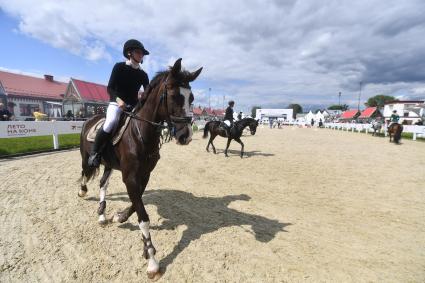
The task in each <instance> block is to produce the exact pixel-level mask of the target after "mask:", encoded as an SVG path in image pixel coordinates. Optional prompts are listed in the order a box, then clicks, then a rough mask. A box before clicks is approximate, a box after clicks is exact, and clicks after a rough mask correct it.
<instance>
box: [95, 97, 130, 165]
mask: <svg viewBox="0 0 425 283" xmlns="http://www.w3.org/2000/svg"><path fill="white" fill-rule="evenodd" d="M121 113H122V110H121V108H119V107H118V103H116V102H111V103H109V106H108V110H107V111H106V120H105V123H104V124H103V127H102V128H101V129H99V131H98V132H97V134H96V138H95V140H94V143H93V146H92V151H91V154H90V157H89V160H88V164H89V166H90V167H99V165H100V161H101V154H100V153H101V152H102V149H103V147H104V146H105V144H106V142H107V141H108V140H109V138H110V136H111V133H112V131H113V130H114V128H115V127H116V125H117V123H118V120H119V117H120V115H121Z"/></svg>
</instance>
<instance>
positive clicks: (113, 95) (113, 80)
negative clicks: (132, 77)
mask: <svg viewBox="0 0 425 283" xmlns="http://www.w3.org/2000/svg"><path fill="white" fill-rule="evenodd" d="M118 73H119V63H117V64H115V66H114V68H113V69H112V73H111V77H110V78H109V82H108V88H107V90H108V93H109V97H110V100H109V101H114V102H115V101H116V102H118V101H117V98H118V97H121V94H120V93H119V92H118V91H117V87H118V84H117V83H118Z"/></svg>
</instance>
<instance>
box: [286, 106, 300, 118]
mask: <svg viewBox="0 0 425 283" xmlns="http://www.w3.org/2000/svg"><path fill="white" fill-rule="evenodd" d="M288 108H289V109H292V110H293V112H292V116H293V117H292V118H294V119H295V118H296V117H297V114H298V113H302V112H303V108H302V107H301V105H299V104H295V103H294V104H289V105H288Z"/></svg>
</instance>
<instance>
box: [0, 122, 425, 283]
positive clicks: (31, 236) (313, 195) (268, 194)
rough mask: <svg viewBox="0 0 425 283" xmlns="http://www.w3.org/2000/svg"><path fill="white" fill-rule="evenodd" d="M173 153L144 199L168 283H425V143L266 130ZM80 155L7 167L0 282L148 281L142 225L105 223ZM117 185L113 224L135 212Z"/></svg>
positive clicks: (0, 176)
mask: <svg viewBox="0 0 425 283" xmlns="http://www.w3.org/2000/svg"><path fill="white" fill-rule="evenodd" d="M242 141H243V142H244V143H245V150H246V153H247V157H245V158H243V159H241V158H240V157H239V155H238V154H239V149H240V146H239V145H238V144H237V143H235V142H233V143H232V144H231V147H230V149H231V151H230V157H229V158H225V157H224V154H223V152H222V150H223V149H224V146H225V139H223V138H217V139H216V147H217V149H218V154H217V155H214V154H213V153H207V152H206V151H205V146H206V143H207V141H206V140H204V139H202V138H201V134H200V133H196V134H195V136H194V141H193V142H192V143H191V144H190V145H189V146H185V147H183V146H178V145H175V144H166V145H164V146H163V148H162V149H161V160H160V161H159V163H158V166H157V167H156V169H155V170H154V172H153V173H152V176H151V180H150V182H149V184H148V188H147V191H146V192H145V195H144V196H143V199H144V202H145V205H146V208H147V211H148V213H149V215H150V219H151V225H152V226H153V227H152V228H153V229H152V230H151V234H152V239H153V242H154V244H155V246H156V248H157V251H158V252H157V258H158V259H159V260H160V264H161V268H163V269H164V270H165V273H164V274H163V276H162V278H161V279H160V282H300V281H307V282H319V281H320V282H325V281H327V282H330V281H332V282H367V281H373V282H424V281H425V143H421V142H413V141H409V140H402V142H403V144H402V145H399V146H397V145H394V144H390V143H389V142H388V140H387V139H384V138H379V137H372V136H370V135H369V136H368V135H365V134H358V133H351V132H338V131H333V130H328V129H321V130H317V129H299V128H292V127H285V128H284V129H282V130H279V129H267V128H260V129H258V131H257V134H256V135H255V136H244V137H242ZM80 163H81V159H80V155H79V151H77V150H73V151H67V152H60V153H54V154H45V155H39V156H32V157H24V158H19V159H15V160H0V207H1V211H0V223H1V228H0V282H34V281H42V282H136V281H137V282H148V281H149V280H148V279H147V277H146V274H145V271H146V260H145V259H144V258H143V256H142V250H143V248H142V245H143V243H142V240H141V232H140V230H139V228H138V226H137V216H136V215H135V214H134V215H133V216H132V217H131V218H130V219H129V221H128V222H127V223H125V224H110V225H108V226H106V227H101V226H99V225H98V224H97V212H96V211H97V207H98V200H99V193H98V192H99V189H98V182H99V177H97V178H96V179H95V180H94V181H92V182H91V183H89V185H88V186H89V192H88V195H87V197H85V198H84V199H83V198H79V197H78V196H77V192H78V190H79V183H78V182H77V179H78V178H79V176H80V170H81V169H80ZM128 202H129V200H128V197H127V194H126V190H125V187H124V184H123V183H122V182H121V173H120V172H118V171H115V172H114V173H113V175H112V177H111V181H110V185H109V189H108V195H107V215H108V217H109V216H112V215H113V213H114V212H115V211H117V210H120V209H123V208H124V207H126V206H127V205H128Z"/></svg>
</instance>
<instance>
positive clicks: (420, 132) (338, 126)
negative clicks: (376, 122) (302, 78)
mask: <svg viewBox="0 0 425 283" xmlns="http://www.w3.org/2000/svg"><path fill="white" fill-rule="evenodd" d="M283 124H285V125H290V126H300V127H306V126H307V127H309V126H310V125H309V124H306V123H305V122H284V123H283ZM323 126H324V127H325V128H328V129H333V130H341V131H347V132H348V131H351V132H358V133H361V132H365V133H369V132H373V129H372V124H356V123H324V124H323ZM315 127H317V123H316V124H315ZM380 133H383V134H385V136H387V127H386V126H385V125H382V128H381V131H380ZM403 133H412V134H413V140H416V138H417V137H421V138H425V126H416V125H403Z"/></svg>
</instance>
